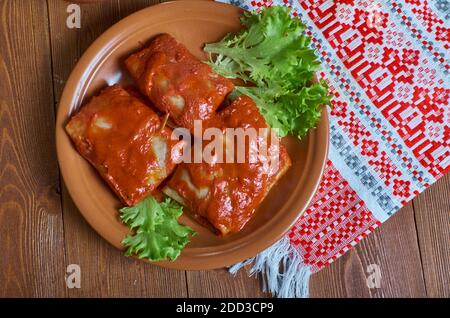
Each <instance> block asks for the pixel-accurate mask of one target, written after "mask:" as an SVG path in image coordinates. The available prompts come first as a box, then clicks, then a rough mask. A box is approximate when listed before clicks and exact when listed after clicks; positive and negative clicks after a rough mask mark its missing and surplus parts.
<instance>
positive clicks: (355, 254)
mask: <svg viewBox="0 0 450 318" xmlns="http://www.w3.org/2000/svg"><path fill="white" fill-rule="evenodd" d="M369 264H378V265H379V268H380V271H381V281H380V282H381V284H380V288H378V289H377V288H374V289H370V288H368V286H367V277H368V276H369V273H367V266H368V265H369ZM310 288H311V296H312V297H425V296H426V291H425V283H424V278H423V273H422V265H421V261H420V253H419V246H418V242H417V232H416V228H415V222H414V211H413V207H412V204H411V203H410V204H408V205H406V206H405V207H403V208H402V209H401V210H400V211H398V212H397V213H396V214H395V215H394V216H392V217H391V218H390V219H389V220H387V221H386V222H385V223H384V224H382V226H381V227H379V228H378V229H376V230H375V231H374V232H373V233H372V234H370V235H368V236H367V237H366V238H365V239H363V240H362V241H361V242H360V243H359V244H358V245H357V246H356V247H355V248H354V249H352V250H351V251H350V252H349V253H347V254H345V255H344V256H342V257H341V258H339V259H338V260H336V262H334V263H333V264H331V265H330V266H328V267H326V268H324V269H323V270H322V271H320V272H318V273H317V274H315V275H313V276H312V278H311V285H310Z"/></svg>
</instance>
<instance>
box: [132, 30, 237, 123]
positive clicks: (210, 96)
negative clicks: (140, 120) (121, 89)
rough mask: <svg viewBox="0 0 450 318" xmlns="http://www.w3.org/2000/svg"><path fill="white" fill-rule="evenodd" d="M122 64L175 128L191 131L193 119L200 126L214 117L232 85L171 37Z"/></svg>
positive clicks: (158, 39) (153, 43)
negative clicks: (168, 115) (199, 123)
mask: <svg viewBox="0 0 450 318" xmlns="http://www.w3.org/2000/svg"><path fill="white" fill-rule="evenodd" d="M125 65H126V67H127V69H128V71H129V72H130V74H131V76H132V77H133V78H134V80H135V81H136V83H137V84H138V86H139V89H140V90H141V92H142V93H143V94H144V95H146V96H147V97H148V98H149V99H150V100H151V101H152V102H153V103H154V104H155V106H156V107H157V108H158V109H160V110H161V111H162V112H164V113H169V114H170V117H171V120H172V121H173V122H174V123H175V124H176V125H178V126H182V127H185V128H188V129H190V130H191V131H192V128H193V123H194V120H202V121H203V127H205V126H208V125H209V123H208V122H209V121H210V120H211V119H212V118H213V117H214V116H215V113H216V110H217V108H218V107H219V105H220V104H221V103H222V102H223V100H224V99H225V97H226V95H227V94H228V93H229V92H231V91H232V90H233V88H234V86H233V83H232V82H231V81H230V80H228V79H226V78H224V77H222V76H219V75H217V74H215V73H213V71H212V69H211V67H209V66H208V65H207V64H205V63H202V62H201V61H200V60H199V59H197V58H196V57H195V56H193V55H192V54H191V53H190V52H189V51H188V49H187V48H186V47H185V46H184V45H183V44H181V43H179V42H177V40H175V39H174V38H173V37H172V36H170V35H168V34H162V35H159V36H157V37H156V38H154V39H153V40H152V41H151V42H150V45H149V46H148V47H146V48H144V49H142V50H141V51H139V52H137V53H135V54H132V55H131V56H129V57H128V58H127V59H126V60H125Z"/></svg>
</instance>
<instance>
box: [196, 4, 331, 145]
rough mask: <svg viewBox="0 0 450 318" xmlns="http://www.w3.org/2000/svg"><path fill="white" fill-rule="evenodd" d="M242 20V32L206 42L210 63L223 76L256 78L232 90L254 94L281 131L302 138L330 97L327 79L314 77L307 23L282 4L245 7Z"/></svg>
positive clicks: (317, 66) (317, 64)
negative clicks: (257, 9)
mask: <svg viewBox="0 0 450 318" xmlns="http://www.w3.org/2000/svg"><path fill="white" fill-rule="evenodd" d="M241 23H242V24H243V25H244V27H245V28H244V29H243V30H242V31H240V32H239V33H237V34H228V35H226V36H225V37H224V38H223V39H222V40H221V41H220V42H217V43H211V44H207V45H205V48H204V50H205V51H206V52H208V53H209V54H210V61H209V63H208V64H209V65H211V66H212V68H213V69H214V71H215V72H217V73H218V74H220V75H222V76H224V77H227V78H232V79H240V80H242V81H244V82H246V83H247V84H249V83H251V85H246V86H237V87H236V92H235V93H234V94H233V95H232V96H236V95H237V94H246V95H249V96H250V97H252V98H253V99H254V100H255V102H256V104H257V105H258V107H259V109H260V111H261V113H262V115H263V116H264V118H265V119H266V121H267V123H268V124H269V125H270V126H271V127H272V128H275V129H276V131H277V132H278V134H279V135H281V136H285V135H287V134H293V135H295V136H297V137H298V138H302V137H303V136H305V134H306V133H307V132H308V130H309V129H310V128H313V127H314V126H315V125H316V124H317V122H318V120H319V118H320V114H321V111H322V108H321V107H320V106H322V105H330V100H331V96H330V95H329V93H328V87H327V85H326V83H325V82H323V81H321V82H320V83H313V76H314V73H315V72H317V71H318V70H320V62H319V61H318V59H317V57H316V56H315V54H314V51H313V50H312V49H310V48H309V44H310V42H311V38H310V37H308V36H306V35H304V34H303V31H304V30H305V26H304V24H303V23H302V22H301V21H300V19H298V18H295V17H291V15H290V10H289V8H287V7H283V6H273V7H270V8H264V9H262V10H261V11H260V12H245V13H244V15H243V17H242V19H241ZM236 93H237V94H236Z"/></svg>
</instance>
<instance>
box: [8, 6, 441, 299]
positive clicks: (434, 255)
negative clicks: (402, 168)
mask: <svg viewBox="0 0 450 318" xmlns="http://www.w3.org/2000/svg"><path fill="white" fill-rule="evenodd" d="M74 2H76V1H74ZM158 2H159V1H152V0H133V1H127V0H103V1H100V2H99V3H91V4H82V5H81V10H82V20H81V23H82V25H81V29H68V28H67V27H66V18H67V16H68V13H67V12H66V10H67V6H68V5H69V3H70V2H66V1H63V0H47V1H46V0H23V1H16V0H0V127H1V130H0V169H1V170H0V248H1V257H0V286H2V288H1V289H0V296H3V297H17V296H18V297H22V296H23V297H116V296H122V297H134V296H141V297H268V296H270V295H268V294H265V293H263V292H261V288H260V287H261V281H260V278H258V277H248V275H247V274H246V273H245V271H241V272H239V273H238V274H237V275H236V276H235V277H233V276H231V275H230V274H228V272H227V271H226V270H224V269H221V270H214V271H187V272H185V271H176V270H168V269H162V268H159V267H156V266H152V265H149V264H146V263H144V262H140V261H136V260H134V259H129V258H126V257H124V256H122V253H121V252H120V251H117V250H115V249H114V248H113V247H112V246H110V245H109V244H108V243H106V242H105V241H104V240H103V239H101V238H100V236H98V235H97V234H96V233H95V232H94V230H93V229H91V228H90V226H89V225H88V224H87V223H86V222H85V221H84V219H83V218H82V217H81V215H80V214H79V212H78V210H77V208H76V207H75V206H74V204H73V202H72V200H71V198H70V196H69V195H68V193H67V191H66V189H65V187H64V183H63V182H62V180H61V179H60V176H59V172H58V164H57V160H56V154H55V142H54V121H55V111H56V109H57V104H58V101H59V98H60V96H61V92H62V90H63V88H64V84H65V81H66V80H67V78H68V76H69V74H70V72H71V70H72V68H73V67H74V65H75V63H76V62H77V60H78V59H79V57H80V56H81V55H82V53H83V52H84V50H86V48H87V47H88V46H89V45H90V44H91V43H92V42H93V41H94V40H95V39H96V38H97V37H98V36H99V35H100V34H101V33H102V32H104V31H105V30H106V29H107V28H108V27H109V26H111V25H112V24H114V23H115V22H117V21H118V20H120V19H122V18H123V17H125V16H127V15H129V14H130V13H132V12H134V11H137V10H139V9H141V8H144V7H146V6H149V5H153V4H155V3H158ZM449 224H450V176H446V177H444V178H442V179H441V180H439V181H438V182H437V183H436V184H435V185H433V186H432V187H431V188H430V189H428V190H427V191H425V193H423V194H422V195H420V196H419V197H418V198H416V199H415V200H413V202H411V203H410V204H408V205H407V206H405V207H404V208H403V209H402V210H400V211H399V212H397V213H396V214H395V215H394V216H393V217H392V218H390V219H389V220H388V221H387V222H386V223H385V224H383V225H382V226H381V227H380V228H378V229H377V230H376V231H375V232H374V233H372V234H371V235H369V236H368V237H367V238H365V239H364V240H363V241H362V242H361V243H360V244H358V245H357V247H356V248H354V249H353V250H351V251H350V252H349V253H347V254H345V255H344V256H343V257H341V258H339V259H338V260H337V261H336V262H335V263H333V264H331V265H330V266H328V267H326V268H325V269H323V270H322V271H320V272H319V273H317V274H315V275H313V276H312V279H311V286H310V288H311V295H312V296H313V297H427V296H428V297H450V274H449V273H450V249H449V243H450V227H449ZM69 264H79V265H80V268H81V288H80V289H68V288H67V287H66V284H65V275H66V267H67V266H68V265H69ZM370 264H377V265H378V266H379V268H380V271H381V277H382V278H381V284H380V286H379V288H371V289H370V288H368V287H367V276H368V275H369V274H370V273H368V272H367V268H368V266H369V265H370Z"/></svg>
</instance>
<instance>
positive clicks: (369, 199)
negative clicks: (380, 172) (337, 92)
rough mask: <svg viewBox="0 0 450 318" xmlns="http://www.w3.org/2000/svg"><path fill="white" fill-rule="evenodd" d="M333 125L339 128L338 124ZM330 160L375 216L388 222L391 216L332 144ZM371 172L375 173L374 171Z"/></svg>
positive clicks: (381, 220)
mask: <svg viewBox="0 0 450 318" xmlns="http://www.w3.org/2000/svg"><path fill="white" fill-rule="evenodd" d="M333 124H335V125H336V126H338V125H337V124H336V123H333ZM343 136H344V137H346V136H345V134H343ZM329 159H330V160H331V162H332V163H333V165H334V166H335V167H336V169H337V170H338V171H339V173H340V174H341V175H342V176H343V177H344V179H345V180H347V181H348V183H349V185H350V187H351V188H352V189H353V190H354V191H355V192H356V194H357V195H358V197H359V198H360V199H361V200H363V201H364V203H365V205H366V206H367V208H368V209H369V210H370V211H371V212H372V214H373V216H374V217H375V218H376V219H377V220H379V221H380V222H384V221H386V220H387V219H388V218H389V217H390V215H389V214H388V213H386V211H384V209H383V208H382V207H380V205H379V204H378V203H377V201H376V200H374V197H373V195H372V194H371V193H370V191H367V188H366V187H365V186H364V185H363V184H362V183H361V181H360V179H359V178H358V177H356V176H355V175H354V174H353V171H352V170H351V169H349V167H348V166H347V164H346V163H345V162H344V158H343V157H342V156H341V155H340V154H339V151H338V149H336V148H335V147H334V146H333V145H332V144H330V150H329ZM371 172H372V173H373V171H371ZM375 175H376V174H375Z"/></svg>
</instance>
